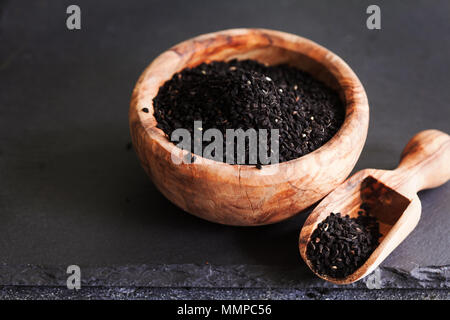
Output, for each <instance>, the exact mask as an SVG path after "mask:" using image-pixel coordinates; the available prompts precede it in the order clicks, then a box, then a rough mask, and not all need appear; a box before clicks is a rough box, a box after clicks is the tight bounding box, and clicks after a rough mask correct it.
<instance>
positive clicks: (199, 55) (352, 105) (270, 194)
mask: <svg viewBox="0 0 450 320" xmlns="http://www.w3.org/2000/svg"><path fill="white" fill-rule="evenodd" d="M233 58H238V59H246V58H250V59H255V60H258V61H259V62H262V63H265V64H269V65H276V64H279V63H289V64H291V65H292V66H295V67H297V68H300V69H303V70H305V71H307V72H310V73H311V74H312V75H313V76H314V77H316V78H318V79H319V80H322V81H324V82H325V83H326V84H327V85H328V86H330V87H332V88H333V89H335V90H337V91H338V92H339V94H340V97H341V99H342V100H343V102H344V103H345V105H346V118H345V121H344V124H343V125H342V127H341V129H340V130H339V131H338V132H337V134H336V135H335V136H334V137H333V138H332V139H331V140H330V141H328V142H327V143H326V144H325V145H324V146H322V147H321V148H319V149H317V150H315V151H314V152H312V153H310V154H308V155H305V156H303V157H301V158H298V159H294V160H291V161H288V162H284V163H281V164H278V165H270V166H265V167H263V169H262V170H258V169H256V168H255V167H254V166H246V165H229V164H226V163H220V162H216V161H212V160H209V159H205V158H202V157H199V156H197V157H196V161H195V162H194V163H193V164H180V165H177V164H175V163H173V162H172V160H171V154H172V153H174V154H177V155H178V156H180V157H181V156H183V154H182V153H181V150H180V149H178V148H177V147H176V146H175V145H174V144H172V143H171V142H170V141H169V140H168V138H167V137H166V135H165V134H164V133H163V131H162V130H160V129H158V128H156V120H155V118H154V116H153V104H152V100H153V98H154V97H155V96H156V94H157V93H158V90H159V87H160V86H161V85H162V84H163V83H164V82H165V81H166V80H168V79H170V78H171V77H172V75H173V74H174V73H176V72H178V71H180V70H182V69H183V68H185V67H194V66H196V65H198V64H200V63H202V62H208V61H213V60H222V61H227V60H230V59H233ZM143 108H148V109H149V112H148V113H145V112H142V109H143ZM129 121H130V130H131V136H132V140H133V144H134V147H135V150H136V152H137V154H138V157H139V159H140V161H141V164H142V166H143V167H144V169H145V171H146V172H147V174H148V175H149V176H150V178H151V180H152V181H153V182H154V183H155V185H156V186H157V187H158V189H159V190H160V191H161V192H162V193H163V194H164V195H165V196H166V197H167V198H168V199H169V200H170V201H172V202H173V203H175V204H176V205H177V206H179V207H180V208H182V209H183V210H185V211H187V212H189V213H192V214H194V215H196V216H198V217H201V218H204V219H207V220H209V221H213V222H217V223H222V224H228V225H240V226H251V225H264V224H270V223H275V222H278V221H281V220H284V219H287V218H289V217H291V216H293V215H295V214H297V213H298V212H300V211H301V210H303V209H305V208H307V207H308V206H310V205H312V204H314V203H315V202H317V201H318V200H320V199H321V198H323V197H324V196H325V195H326V194H328V193H329V192H330V191H331V190H333V189H334V188H335V187H336V186H338V185H339V184H340V183H341V182H342V181H343V180H344V179H345V178H346V177H347V176H348V174H349V173H350V172H351V170H352V169H353V167H354V165H355V163H356V161H357V159H358V157H359V155H360V153H361V150H362V148H363V145H364V143H365V139H366V136H367V129H368V123H369V107H368V101H367V97H366V94H365V91H364V88H363V86H362V85H361V83H360V81H359V80H358V78H357V77H356V75H355V74H354V72H353V71H352V70H351V69H350V67H349V66H348V65H347V64H346V63H345V62H344V61H343V60H342V59H340V58H339V57H338V56H336V55H335V54H333V53H332V52H330V51H329V50H327V49H325V48H324V47H322V46H320V45H318V44H316V43H314V42H312V41H310V40H307V39H305V38H302V37H299V36H295V35H292V34H287V33H283V32H278V31H272V30H265V29H232V30H226V31H220V32H216V33H211V34H206V35H202V36H199V37H196V38H193V39H190V40H187V41H185V42H182V43H180V44H178V45H176V46H174V47H172V48H171V49H169V50H168V51H166V52H164V53H162V54H161V55H160V56H159V57H157V58H156V59H155V60H154V61H153V62H152V63H151V64H150V66H149V67H147V69H145V71H144V72H143V74H142V75H141V77H140V78H139V80H138V82H137V84H136V87H135V89H134V91H133V94H132V99H131V104H130V110H129Z"/></svg>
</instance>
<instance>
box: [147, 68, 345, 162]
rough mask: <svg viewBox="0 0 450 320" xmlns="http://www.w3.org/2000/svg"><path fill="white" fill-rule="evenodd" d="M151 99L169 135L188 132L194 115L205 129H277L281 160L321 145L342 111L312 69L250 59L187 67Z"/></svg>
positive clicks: (341, 117) (336, 127)
mask: <svg viewBox="0 0 450 320" xmlns="http://www.w3.org/2000/svg"><path fill="white" fill-rule="evenodd" d="M269 79H270V80H269ZM153 105H154V115H155V118H156V120H157V123H158V124H157V126H158V128H160V129H162V130H163V131H164V133H166V134H167V136H168V137H170V136H171V134H172V132H173V131H174V130H176V129H178V128H185V129H187V130H189V131H190V132H191V134H192V133H193V123H194V121H202V125H203V130H205V131H206V130H208V129H210V128H216V129H218V130H219V131H221V132H222V133H223V134H224V133H225V131H226V129H234V130H236V129H243V130H247V129H250V128H253V129H256V130H258V129H279V134H280V150H279V161H280V162H284V161H289V160H292V159H295V158H299V157H301V156H303V155H305V154H308V153H310V152H312V151H314V150H316V149H317V148H319V147H321V146H322V145H323V144H325V143H326V142H327V141H328V140H330V139H331V138H332V137H333V136H334V134H335V133H336V132H337V131H338V130H339V128H340V127H341V125H342V123H343V121H344V117H345V108H344V105H343V104H342V102H341V101H340V99H339V96H338V94H337V93H336V92H335V91H333V90H332V89H330V88H328V87H327V86H326V85H325V84H323V83H322V82H320V81H318V80H316V79H314V78H313V77H312V76H311V75H310V74H308V73H306V72H304V71H301V70H298V69H296V68H293V67H290V66H288V65H278V66H265V65H263V64H261V63H258V62H256V61H254V60H242V61H239V60H231V61H229V62H219V61H213V62H211V63H208V64H206V63H202V64H200V65H199V66H197V67H195V68H186V69H184V70H182V71H181V72H179V73H177V74H175V75H174V76H173V77H172V79H170V80H168V81H167V82H166V83H164V85H163V86H161V88H160V89H159V92H158V94H157V96H156V97H155V98H154V99H153ZM143 111H144V112H148V109H147V108H144V109H143ZM269 132H270V130H269ZM267 141H268V143H269V142H270V136H269V137H268V139H267ZM192 143H194V141H193V139H192ZM206 146H207V144H203V148H205V147H206ZM191 150H194V149H193V148H192V149H191ZM235 150H236V148H235ZM268 150H269V148H268ZM225 154H226V146H225V141H224V155H225ZM224 160H225V159H224ZM247 163H248V146H247V150H246V164H247Z"/></svg>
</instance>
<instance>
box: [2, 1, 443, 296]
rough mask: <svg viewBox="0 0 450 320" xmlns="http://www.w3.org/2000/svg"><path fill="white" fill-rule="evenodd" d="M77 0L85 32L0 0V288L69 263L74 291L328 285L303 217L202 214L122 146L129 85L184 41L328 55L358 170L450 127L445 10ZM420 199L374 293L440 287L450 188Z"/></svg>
mask: <svg viewBox="0 0 450 320" xmlns="http://www.w3.org/2000/svg"><path fill="white" fill-rule="evenodd" d="M76 3H77V4H79V5H80V7H81V9H82V30H81V31H77V32H71V31H68V30H67V29H66V28H65V19H66V14H65V9H66V7H67V6H68V5H69V4H72V1H70V2H69V1H50V0H48V1H44V0H41V1H33V2H31V1H27V2H24V1H22V2H19V1H1V0H0V270H1V272H0V284H3V285H14V284H21V285H46V284H47V285H63V284H64V283H65V277H66V275H65V273H64V270H65V266H67V265H69V264H78V265H80V266H81V267H82V270H83V274H85V275H86V278H83V283H84V284H85V285H106V286H108V285H122V286H124V285H127V284H130V285H141V286H163V287H171V286H183V285H184V286H186V285H187V286H198V287H202V286H203V287H217V286H219V287H232V286H242V287H253V286H267V287H297V288H298V287H303V288H307V287H311V286H313V287H315V286H317V287H320V286H329V285H328V284H325V283H324V282H322V281H321V280H319V279H316V278H315V277H314V276H313V275H312V274H311V273H310V272H309V270H307V268H306V267H305V265H304V263H303V262H302V261H301V259H300V257H299V254H298V250H297V237H298V233H299V230H300V228H301V226H302V224H303V221H304V219H305V217H306V213H302V214H300V215H298V216H297V217H295V218H293V219H290V220H289V221H285V222H283V223H279V224H277V225H273V226H265V227H258V228H234V227H227V226H220V225H216V224H212V223H209V222H205V221H202V220H200V219H198V218H195V217H192V216H190V215H188V214H186V213H184V212H183V211H181V210H179V209H177V208H176V207H175V206H174V205H172V204H171V203H169V202H168V201H167V200H166V199H165V198H164V197H163V196H162V195H161V194H160V193H158V191H157V190H156V189H155V187H154V186H153V185H152V184H151V182H150V181H149V180H148V178H147V177H146V175H145V174H144V171H143V170H142V169H141V168H140V165H139V163H138V161H137V158H136V156H135V154H134V152H133V151H132V150H127V148H126V145H127V143H129V141H130V137H129V132H128V122H127V112H128V104H129V98H130V94H131V90H132V88H133V86H134V83H135V81H136V79H137V77H138V76H139V74H140V72H141V71H142V70H143V69H144V68H145V66H146V65H147V64H148V63H150V62H151V60H152V59H153V58H155V57H156V56H157V55H158V54H159V53H160V52H162V51H164V50H165V49H167V48H168V47H170V46H172V45H173V44H175V43H177V42H179V41H182V40H185V39H187V38H190V37H193V36H195V35H198V34H201V33H206V32H211V31H216V30H220V29H226V28H232V27H265V28H272V29H278V30H283V31H287V32H291V33H295V34H298V35H302V36H305V37H308V38H310V39H312V40H314V41H316V42H318V43H320V44H322V45H324V46H326V47H327V48H329V49H331V50H332V51H334V52H335V53H337V54H338V55H340V56H341V57H342V58H343V59H344V60H346V61H347V63H348V64H349V65H350V66H351V67H352V68H353V70H354V71H355V72H356V73H357V74H358V75H359V77H360V79H361V81H362V82H363V84H364V86H365V88H366V90H367V94H368V97H369V101H370V106H371V122H370V129H369V135H368V139H367V143H366V146H365V148H364V151H363V154H362V155H361V158H360V160H359V162H358V164H357V167H356V169H362V168H366V167H374V168H383V169H388V168H394V167H395V166H396V164H397V161H398V158H399V155H400V152H401V150H402V149H403V146H404V145H405V144H406V142H407V141H408V140H409V139H410V138H411V137H412V136H413V135H414V134H415V133H416V132H418V131H420V130H423V129H428V128H436V129H440V130H443V131H446V132H450V107H449V104H448V101H450V91H449V90H448V88H449V85H450V80H449V77H448V71H449V68H448V62H449V61H448V53H449V52H450V41H449V40H450V22H449V20H448V12H450V3H449V2H448V1H445V0H443V1H435V2H434V4H433V5H432V6H431V5H429V4H428V3H427V2H426V1H414V2H406V1H405V2H400V1H396V2H392V1H391V2H388V1H378V2H377V4H378V5H380V7H381V8H382V30H381V31H369V30H367V29H366V27H365V19H366V17H367V15H366V14H365V9H366V8H367V6H368V5H369V4H371V3H370V2H368V1H341V2H339V3H338V2H336V1H308V2H306V1H305V2H303V1H294V0H292V1H290V0H283V1H256V0H255V1H118V0H117V1H111V0H108V1H106V0H102V1H100V0H97V1H95V2H94V1H85V0H84V1H81V0H80V1H76ZM420 198H421V200H422V205H423V217H422V220H421V221H420V223H419V226H418V227H417V229H416V230H415V231H414V232H413V233H412V234H411V235H410V236H409V237H408V238H407V240H406V241H405V242H404V243H403V244H402V245H401V246H400V247H399V248H398V249H397V250H396V251H395V252H394V253H393V254H392V255H391V256H390V257H389V258H388V259H387V260H386V261H385V262H384V263H383V268H382V275H383V282H382V285H383V287H388V288H390V287H393V288H399V287H408V288H422V287H424V288H448V287H449V286H450V285H449V279H450V276H449V270H448V268H449V266H450V250H448V247H449V244H450V238H449V233H448V229H449V226H450V214H449V213H450V212H449V211H450V184H449V183H447V184H446V185H444V186H442V187H440V188H438V189H435V190H430V191H425V192H422V193H421V194H420ZM207 263H208V264H207ZM280 273H282V276H280ZM122 276H123V277H122ZM124 282H126V283H124ZM350 287H351V288H360V287H364V282H360V283H359V284H356V285H353V286H350Z"/></svg>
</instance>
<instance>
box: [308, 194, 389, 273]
mask: <svg viewBox="0 0 450 320" xmlns="http://www.w3.org/2000/svg"><path fill="white" fill-rule="evenodd" d="M368 209H370V207H369V206H368V205H367V204H366V203H363V204H362V205H361V210H359V211H358V217H356V218H350V217H349V216H348V215H346V216H344V217H342V216H341V214H340V213H331V214H330V215H329V216H328V217H327V218H326V219H325V220H324V221H322V222H321V223H319V224H318V226H317V228H316V230H314V232H313V233H312V235H311V241H310V242H309V243H308V245H307V249H306V254H307V256H308V259H309V260H310V261H311V262H312V265H313V269H314V270H315V271H316V272H318V273H320V274H323V275H328V276H331V277H334V278H345V277H346V276H348V275H350V274H352V273H353V272H355V271H356V269H358V268H359V267H361V266H362V265H363V264H364V262H366V260H367V259H368V258H369V256H370V255H371V254H372V252H373V251H374V250H375V249H376V247H377V246H378V243H379V238H380V237H381V236H382V235H381V234H380V232H379V224H378V222H377V220H376V218H375V217H372V216H371V215H370V214H369V213H370V212H369V211H368ZM323 239H325V241H323ZM319 244H320V245H319Z"/></svg>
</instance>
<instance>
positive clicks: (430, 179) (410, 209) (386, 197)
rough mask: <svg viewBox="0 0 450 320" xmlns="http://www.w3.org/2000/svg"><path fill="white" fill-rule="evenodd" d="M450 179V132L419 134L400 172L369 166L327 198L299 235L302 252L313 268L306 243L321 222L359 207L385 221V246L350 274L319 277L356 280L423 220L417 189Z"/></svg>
mask: <svg viewBox="0 0 450 320" xmlns="http://www.w3.org/2000/svg"><path fill="white" fill-rule="evenodd" d="M449 179H450V136H449V135H448V134H445V133H443V132H441V131H438V130H426V131H422V132H420V133H418V134H417V135H415V136H414V137H413V138H412V139H411V140H410V141H409V143H408V144H407V145H406V147H405V149H404V150H403V152H402V155H401V160H400V164H399V166H398V168H397V169H395V170H375V169H365V170H361V171H359V172H357V173H355V174H354V175H353V176H352V177H350V178H349V179H347V180H346V181H345V182H344V183H342V184H341V185H340V186H338V187H337V188H336V189H335V190H334V191H333V192H331V193H330V194H329V195H328V196H327V197H325V198H324V199H323V200H322V201H321V202H320V204H319V205H318V206H317V207H316V208H315V209H314V211H313V212H312V213H311V215H310V216H309V217H308V219H307V220H306V222H305V224H304V226H303V228H302V230H301V232H300V239H299V249H300V254H301V256H302V258H303V260H304V261H305V262H306V264H307V265H308V266H309V268H310V269H311V270H312V271H313V272H315V271H314V270H313V268H312V264H311V262H310V261H309V259H308V257H307V255H306V248H307V244H308V242H309V240H310V237H311V234H312V233H313V231H314V230H315V229H316V227H317V225H318V224H319V223H320V222H321V221H322V220H324V219H325V218H327V217H328V216H329V215H330V213H331V212H335V213H338V212H340V213H341V214H342V215H347V214H348V215H349V216H350V217H357V216H358V210H359V208H360V205H361V204H362V203H363V202H364V203H367V204H368V205H369V206H370V208H371V209H370V214H371V215H373V216H375V217H376V218H377V220H378V222H379V224H380V233H381V234H382V237H381V238H380V244H379V245H378V247H377V248H376V249H375V251H374V252H373V253H372V254H371V255H370V257H369V259H368V260H367V261H366V262H365V263H364V264H363V265H362V266H361V267H360V268H359V269H357V270H356V271H355V272H354V273H352V274H351V275H349V276H347V277H346V278H342V279H336V278H332V277H329V276H326V275H321V274H317V273H316V274H317V275H318V276H319V277H321V278H323V279H325V280H327V281H330V282H333V283H337V284H348V283H352V282H355V281H357V280H359V279H361V278H363V277H365V276H366V275H368V274H370V273H371V272H372V271H373V270H375V268H376V267H377V266H378V265H379V264H380V263H381V262H382V261H383V260H384V259H385V258H386V257H387V256H388V255H389V254H390V253H391V252H392V251H393V250H394V249H395V248H396V247H397V246H398V245H399V244H400V243H401V242H402V241H403V240H404V239H405V238H406V237H407V236H408V234H409V233H410V232H411V231H412V230H413V229H414V228H415V226H416V225H417V223H418V222H419V219H420V213H421V208H422V206H421V203H420V200H419V198H418V196H417V192H418V191H420V190H423V189H429V188H435V187H438V186H440V185H442V184H444V183H446V182H447V181H448V180H449Z"/></svg>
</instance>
